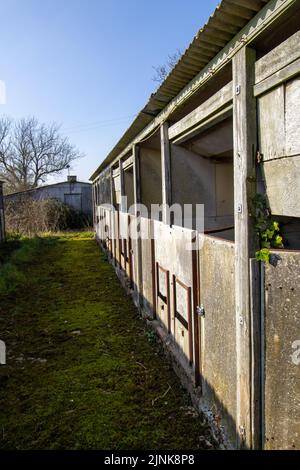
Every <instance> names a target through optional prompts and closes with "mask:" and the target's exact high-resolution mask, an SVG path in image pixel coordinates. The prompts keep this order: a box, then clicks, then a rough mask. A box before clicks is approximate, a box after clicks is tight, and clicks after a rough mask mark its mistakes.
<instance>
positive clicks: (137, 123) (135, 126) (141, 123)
mask: <svg viewBox="0 0 300 470" xmlns="http://www.w3.org/2000/svg"><path fill="white" fill-rule="evenodd" d="M258 1H260V2H261V4H262V5H261V8H263V6H264V5H265V4H266V3H268V0H258ZM235 2H236V0H222V1H221V2H220V3H219V5H218V6H217V7H216V9H215V10H214V12H213V13H212V14H211V15H210V16H209V18H208V20H207V22H206V23H205V24H204V25H203V26H202V27H201V28H200V29H199V30H198V32H197V33H196V35H195V36H194V38H193V40H192V41H191V43H190V44H189V46H188V47H187V48H186V50H185V51H184V53H183V54H182V56H181V57H180V59H179V60H178V62H177V64H176V65H175V66H174V67H173V69H172V70H171V71H170V72H169V74H168V75H167V77H166V78H165V79H164V81H163V82H162V83H161V84H160V85H159V86H158V88H157V89H156V90H155V91H154V92H153V93H152V94H151V95H150V98H149V100H148V102H147V103H146V105H145V106H144V108H143V109H142V110H141V111H140V112H139V113H138V115H137V117H136V118H135V119H134V121H133V122H132V124H131V125H130V126H129V128H128V129H127V130H126V131H125V132H124V133H123V135H122V137H121V138H120V139H119V141H118V142H117V144H116V145H115V146H114V147H113V149H112V150H111V151H110V153H109V154H108V155H107V157H106V158H105V159H104V160H103V161H102V162H101V163H100V165H99V166H98V167H97V169H96V170H95V171H94V173H93V174H92V175H91V177H90V181H93V180H94V179H95V178H96V177H97V176H98V175H99V173H100V172H101V171H102V170H103V169H104V168H105V166H107V165H109V164H110V163H111V162H112V161H113V160H114V159H115V158H117V156H118V155H119V154H120V152H121V150H120V147H121V148H123V149H125V148H126V146H127V145H128V144H129V143H130V142H131V141H132V140H133V139H134V138H135V137H136V136H137V135H138V133H139V132H140V131H142V130H143V129H144V128H145V127H146V126H147V125H148V124H149V123H150V122H151V121H152V120H153V119H154V118H155V117H156V116H157V115H158V114H159V113H160V112H161V111H162V110H163V109H164V108H165V107H166V106H167V104H168V103H169V102H170V101H171V100H172V99H173V98H175V97H176V96H177V95H178V93H179V92H180V91H181V90H183V89H184V86H185V85H187V84H188V83H189V82H190V81H191V80H192V79H193V78H190V76H189V77H188V78H187V81H186V84H185V85H182V86H181V88H180V90H179V91H178V89H177V90H176V91H175V92H174V94H173V96H172V97H170V96H168V97H167V98H166V102H165V105H164V106H163V107H162V108H161V109H159V110H151V104H154V101H157V100H158V99H159V98H158V97H160V100H161V97H162V96H166V95H164V91H163V90H164V88H165V87H166V88H168V93H169V90H170V89H174V88H175V87H174V85H172V79H173V77H174V78H176V76H177V71H179V70H180V67H181V64H182V65H183V66H184V65H185V60H189V61H190V60H191V58H190V54H191V53H193V52H194V53H195V54H197V55H198V56H199V59H200V58H201V52H199V48H200V47H202V48H206V47H208V51H209V50H210V51H211V58H209V56H208V51H207V52H206V58H203V61H204V62H203V63H204V65H203V66H201V67H200V68H199V70H198V72H195V74H194V77H195V76H196V75H197V74H198V73H199V72H200V71H201V70H202V69H203V68H204V67H205V66H206V65H207V64H208V63H209V62H210V60H212V59H213V58H214V57H215V56H216V55H217V54H218V52H219V51H220V50H222V48H223V46H221V45H220V41H221V42H224V45H226V44H227V43H228V42H229V41H228V40H224V39H223V38H222V33H223V31H221V30H219V26H216V27H214V23H216V24H218V25H219V23H220V20H222V18H221V17H220V15H222V14H223V12H222V10H223V9H224V10H225V11H224V14H225V17H226V20H225V21H224V23H225V24H226V23H228V9H231V8H232V9H233V13H232V16H234V17H236V18H238V19H239V22H238V23H239V24H238V25H236V26H237V30H236V32H232V33H231V34H232V37H234V36H235V35H236V34H237V33H238V32H239V31H240V30H242V29H243V27H244V26H245V25H246V24H247V23H248V22H249V18H248V17H249V14H250V13H249V12H252V17H254V16H255V15H256V14H257V11H258V10H257V8H254V3H256V4H257V0H256V2H253V1H252V0H244V2H243V4H242V5H240V7H239V8H242V9H244V10H246V11H248V15H247V18H246V17H242V16H240V15H239V14H238V13H237V12H235V10H234V9H235V7H237V4H236V3H235ZM246 5H247V6H246ZM241 19H243V21H244V25H241ZM208 29H209V36H208V38H209V39H208V38H207V37H206V38H205V37H203V39H204V40H203V39H202V36H205V34H206V33H207V30H208ZM211 29H213V30H215V38H216V42H218V44H216V43H214V42H213V37H212V36H211V34H212V32H211ZM218 30H219V33H218ZM218 34H221V39H220V37H217V36H218ZM205 44H206V45H207V46H206V45H205ZM196 49H198V52H197V50H196ZM182 73H183V72H182V71H180V79H181V80H182ZM186 75H188V74H186ZM146 116H149V121H148V122H147V123H145V117H146ZM124 141H126V143H124Z"/></svg>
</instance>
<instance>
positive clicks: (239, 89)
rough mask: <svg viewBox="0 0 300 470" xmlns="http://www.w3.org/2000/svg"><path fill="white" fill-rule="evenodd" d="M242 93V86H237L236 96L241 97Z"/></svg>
mask: <svg viewBox="0 0 300 470" xmlns="http://www.w3.org/2000/svg"><path fill="white" fill-rule="evenodd" d="M240 93H241V85H237V86H236V87H235V94H236V95H239V94H240Z"/></svg>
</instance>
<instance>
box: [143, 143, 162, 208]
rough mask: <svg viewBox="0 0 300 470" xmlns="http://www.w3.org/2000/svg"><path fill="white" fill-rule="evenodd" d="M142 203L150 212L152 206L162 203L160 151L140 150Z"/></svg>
mask: <svg viewBox="0 0 300 470" xmlns="http://www.w3.org/2000/svg"><path fill="white" fill-rule="evenodd" d="M140 187H141V203H142V204H144V205H145V206H146V207H147V208H148V210H149V211H150V208H151V207H150V206H151V204H161V203H162V192H161V187H162V186H161V157H160V151H159V150H155V149H150V148H141V149H140Z"/></svg>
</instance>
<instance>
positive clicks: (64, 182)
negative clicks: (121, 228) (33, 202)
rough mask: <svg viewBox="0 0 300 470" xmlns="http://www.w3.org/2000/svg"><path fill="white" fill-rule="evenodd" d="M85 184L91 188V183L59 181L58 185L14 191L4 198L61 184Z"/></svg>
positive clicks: (56, 184)
mask: <svg viewBox="0 0 300 470" xmlns="http://www.w3.org/2000/svg"><path fill="white" fill-rule="evenodd" d="M77 183H79V184H87V185H88V186H91V183H89V182H88V181H74V182H72V181H68V180H66V181H59V182H58V183H52V184H45V185H44V186H37V187H36V188H32V189H25V190H24V191H16V192H15V193H9V194H6V195H5V196H4V197H8V196H15V195H16V194H24V193H31V192H33V191H38V190H39V189H45V188H49V187H52V186H60V185H61V184H77Z"/></svg>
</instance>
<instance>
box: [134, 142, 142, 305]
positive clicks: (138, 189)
mask: <svg viewBox="0 0 300 470" xmlns="http://www.w3.org/2000/svg"><path fill="white" fill-rule="evenodd" d="M139 157H140V155H139V147H138V146H137V145H134V146H133V149H132V160H133V191H134V204H135V207H134V215H135V217H138V218H139V217H140V214H139V213H138V210H137V206H136V205H137V204H140V203H141V187H140V158H139ZM136 228H137V230H140V225H139V226H137V227H136ZM136 243H137V251H136V286H135V289H136V294H137V302H138V306H139V307H141V305H142V291H143V278H142V241H141V236H140V232H139V233H138V236H137V239H136Z"/></svg>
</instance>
